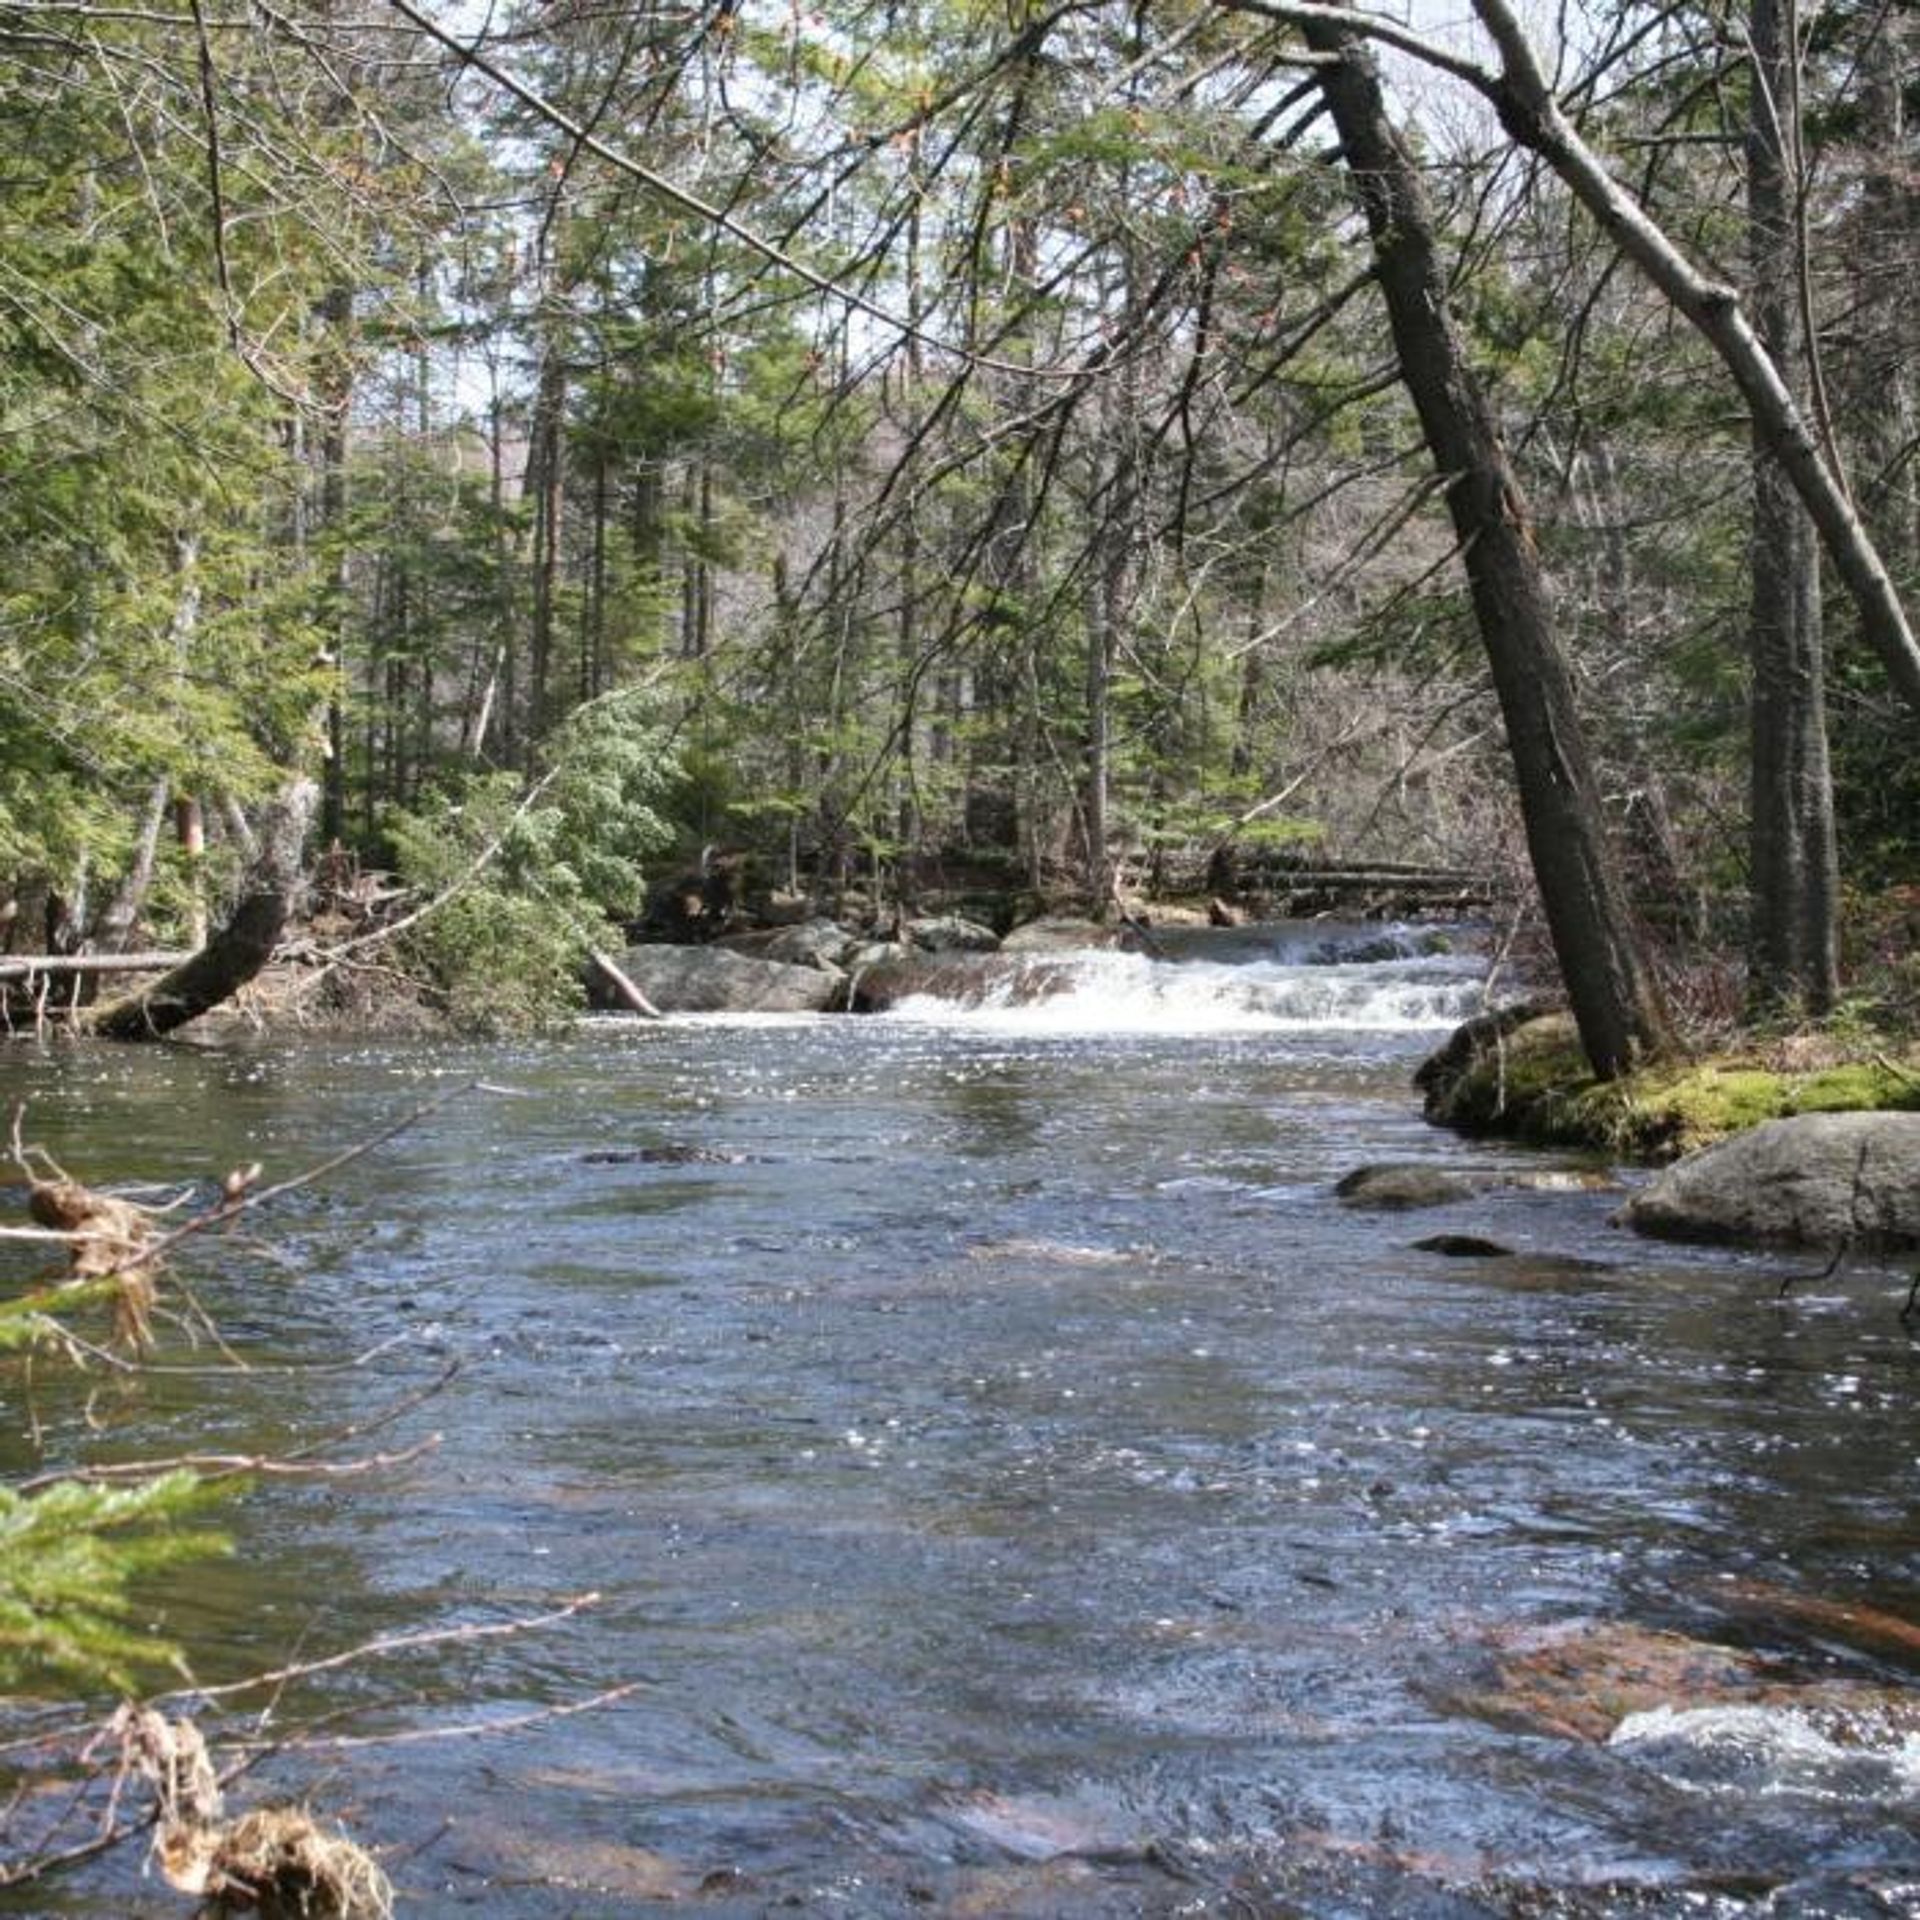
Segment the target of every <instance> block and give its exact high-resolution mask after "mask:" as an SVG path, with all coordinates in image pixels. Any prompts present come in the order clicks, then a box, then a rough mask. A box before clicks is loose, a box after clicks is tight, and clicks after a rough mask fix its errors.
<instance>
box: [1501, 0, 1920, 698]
mask: <svg viewBox="0 0 1920 1920" xmlns="http://www.w3.org/2000/svg"><path fill="white" fill-rule="evenodd" d="M1473 8H1474V11H1475V13H1477V14H1478V15H1479V16H1480V21H1481V24H1482V25H1483V26H1484V27H1485V28H1486V30H1487V33H1488V35H1489V37H1490V38H1491V39H1492V41H1493V43H1494V45H1495V46H1496V47H1498V48H1499V50H1500V59H1501V64H1502V72H1501V75H1500V79H1499V82H1498V84H1497V85H1496V86H1495V88H1494V90H1493V94H1492V98H1493V103H1494V107H1495V109H1496V111H1497V112H1498V113H1499V116H1500V124H1501V126H1502V127H1504V128H1505V129H1506V131H1507V132H1508V133H1509V134H1510V135H1511V136H1512V137H1513V138H1514V139H1515V140H1516V141H1518V142H1519V144H1520V145H1521V146H1523V147H1527V148H1529V149H1530V150H1531V151H1533V152H1534V153H1537V154H1538V155H1539V156H1540V157H1541V158H1542V159H1543V160H1544V161H1545V162H1546V163H1547V165H1548V166H1550V167H1551V168H1552V169H1553V170H1554V172H1555V173H1557V174H1558V175H1559V176H1560V178H1561V179H1562V180H1563V181H1564V182H1565V183H1566V185H1567V187H1568V189H1569V190H1570V191H1571V192H1572V193H1573V195H1574V197H1575V198H1576V199H1577V200H1579V202H1580V203H1581V205H1582V206H1584V207H1585V208H1586V209H1587V211H1588V212H1589V213H1590V214H1592V216H1593V217H1594V219H1595V220H1596V221H1597V222H1598V223H1599V225H1600V226H1601V228H1602V229H1603V230H1604V231H1605V233H1606V234H1607V236H1608V238H1609V239H1611V240H1612V241H1613V242H1614V244H1615V245H1616V246H1618V247H1619V249H1620V251H1621V252H1622V253H1624V254H1625V255H1626V256H1627V258H1628V259H1629V260H1631V261H1632V262H1633V263H1634V265H1635V266H1637V267H1638V268H1639V269H1640V270H1641V272H1642V273H1644V274H1645V275H1646V277H1647V278H1648V279H1649V280H1651V281H1652V282H1653V284H1654V285H1655V286H1656V287H1658V288H1659V290H1660V291H1661V293H1662V294H1664V295H1665V296H1666V298H1667V300H1668V301H1669V302H1670V303H1671V304H1672V305H1673V307H1674V309H1675V311H1677V312H1678V313H1679V314H1680V315H1681V316H1682V317H1683V318H1684V319H1685V320H1687V321H1688V322H1689V323H1690V324H1691V325H1692V326H1693V327H1695V328H1696V329H1697V330H1698V331H1699V333H1700V335H1701V336H1702V338H1703V339H1705V340H1706V342H1707V344H1708V345H1709V346H1711V347H1712V348H1713V350H1714V352H1715V353H1717V354H1718V355H1719V356H1720V360H1721V364H1722V365H1724V366H1725V367H1726V369H1727V371H1728V372H1729V373H1730V374H1731V375H1732V376H1733V381H1734V384H1735V386H1737V387H1738V388H1739V389H1740V393H1741V397H1742V398H1743V399H1744V400H1745V401H1746V403H1747V406H1748V409H1749V410H1750V412H1751V413H1752V416H1753V430H1754V433H1755V434H1756V435H1757V436H1758V438H1759V439H1760V441H1761V442H1762V443H1763V444H1764V445H1765V446H1766V447H1767V449H1768V450H1769V451H1770V452H1771V453H1772V455H1773V457H1774V458H1775V459H1776V460H1778V461H1779V463H1780V465H1781V468H1782V469H1783V471H1784V472H1785V473H1786V476H1787V478H1788V479H1789V480H1790V481H1791V482H1792V484H1793V489H1794V491H1795V492H1796V493H1797V494H1798V495H1799V496H1800V498H1801V500H1802V501H1803V502H1804V503H1805V506H1806V509H1807V512H1808V513H1809V514H1810V515H1811V516H1812V518H1813V522H1814V525H1815V526H1816V527H1818V528H1819V530H1820V537H1821V539H1822V541H1823V542H1824V543H1825V546H1826V550H1827V555H1828V557H1829V558H1830V559H1831V560H1832V562H1833V568H1834V571H1835V573H1837V574H1838V575H1839V577H1840V580H1841V583H1842V584H1843V585H1844V586H1845V587H1846V589H1847V592H1848V594H1849V595H1850V596H1851V598H1852V600H1853V603H1854V606H1855V607H1856V608H1857V609H1858V611H1859V616H1860V631H1861V634H1862V636H1863V637H1864V638H1865V640H1866V641H1867V643H1868V645H1870V646H1871V647H1872V648H1873V650H1874V652H1875V653H1876V654H1878V655H1879V657H1880V660H1881V663H1882V664H1883V665H1884V666H1885V668H1886V670H1887V675H1888V678H1889V679H1891V680H1892V682H1893V684H1894V688H1895V690H1896V691H1897V692H1898V693H1899V695H1900V697H1901V698H1902V699H1903V700H1904V701H1905V702H1906V703H1907V705H1908V706H1909V707H1911V708H1913V709H1914V710H1915V711H1916V712H1920V639H1916V638H1915V635H1914V631H1913V627H1912V625H1911V623H1910V622H1909V621H1908V619H1907V614H1906V609H1905V607H1903V606H1902V605H1901V602H1900V594H1899V590H1898V589H1897V588H1896V587H1895V585H1894V582H1893V578H1892V576H1891V575H1890V574H1889V573H1888V571H1887V567H1886V563H1885V562H1884V561H1883V560H1882V559H1881V557H1880V553H1879V549H1878V548H1877V547H1876V546H1875V545H1874V541H1873V536H1872V535H1871V533H1870V532H1869V531H1868V529H1867V525H1866V522H1865V521H1864V520H1863V519H1862V518H1861V515H1860V513H1859V511H1858V510H1857V509H1856V507H1855V506H1854V504H1853V502H1852V500H1851V499H1849V498H1848V496H1847V492H1846V489H1845V488H1844V487H1843V486H1842V485H1841V483H1840V480H1839V478H1838V476H1837V475H1836V474H1835V473H1834V471H1833V469H1832V468H1831V467H1830V466H1829V465H1828V463H1827V460H1826V457H1825V456H1824V455H1823V453H1822V452H1821V449H1820V446H1819V443H1818V441H1817V439H1816V438H1815V435H1814V431H1813V429H1812V427H1811V426H1810V425H1809V423H1808V421H1807V419H1806V416H1805V415H1804V414H1803V413H1802V411H1801V409H1800V407H1799V406H1798V404H1797V403H1796V402H1795V400H1794V397H1793V394H1792V391H1791V390H1790V389H1789V387H1788V386H1787V383H1786V381H1785V380H1784V379H1783V378H1782V375H1781V369H1780V365H1779V363H1778V361H1776V360H1775V358H1774V357H1773V355H1771V354H1770V353H1769V352H1768V351H1767V348H1766V345H1765V343H1764V342H1763V341H1762V340H1761V339H1760V336H1759V335H1758V333H1757V332H1756V331H1755V330H1754V327H1753V325H1752V323H1751V322H1750V321H1749V320H1748V318H1747V316H1746V313H1745V312H1744V311H1743V309H1742V307H1741V304H1740V301H1739V298H1738V296H1737V295H1736V294H1735V292H1734V290H1733V289H1732V288H1731V287H1728V286H1724V285H1722V284H1721V283H1720V282H1718V281H1716V280H1714V279H1712V278H1711V277H1710V276H1709V275H1707V274H1704V273H1701V272H1700V271H1699V270H1698V269H1697V268H1696V267H1694V266H1693V264H1692V263H1691V262H1690V261H1689V260H1688V259H1687V258H1686V256H1685V255H1684V254H1682V253H1681V251H1680V249H1679V248H1678V247H1677V246H1675V244H1674V243H1673V241H1672V240H1671V239H1669V238H1668V236H1667V234H1666V233H1665V232H1664V231H1663V230H1662V229H1661V227H1660V226H1659V225H1657V224H1656V223H1655V221H1654V220H1653V219H1652V218H1651V217H1650V216H1649V215H1648V213H1647V212H1646V210H1645V209H1644V208H1643V207H1641V206H1640V205H1639V204H1638V203H1637V202H1636V201H1635V200H1634V199H1633V198H1632V197H1631V196H1630V195H1629V194H1628V193H1627V191H1626V190H1625V189H1624V188H1623V187H1622V186H1621V185H1620V184H1619V182H1618V181H1616V180H1615V179H1614V178H1613V176H1612V175H1611V174H1610V173H1608V171H1607V169H1606V168H1605V167H1604V166H1603V165H1602V164H1601V162H1600V159H1599V157H1598V155H1597V154H1595V152H1594V151H1593V149H1592V148H1591V147H1589V146H1588V145H1587V143H1586V142H1585V141H1584V140H1583V139H1582V138H1581V137H1580V134H1579V131H1578V130H1577V129H1576V128H1575V127H1574V125H1573V123H1572V122H1571V121H1570V120H1569V119H1568V118H1567V116H1566V113H1565V112H1564V110H1563V109H1562V108H1561V105H1560V103H1559V101H1558V100H1557V99H1556V98H1555V96H1554V92H1553V89H1552V87H1551V86H1550V85H1549V83H1548V81H1547V77H1546V74H1545V71H1544V70H1543V68H1542V66H1541V63H1540V56H1539V55H1538V53H1537V52H1536V51H1535V50H1534V46H1533V43H1532V41H1531V40H1530V39H1529V38H1528V36H1527V33H1526V29H1525V28H1524V27H1522V26H1521V24H1520V21H1519V17H1518V16H1517V15H1516V14H1515V12H1514V11H1513V9H1512V8H1511V7H1510V6H1509V5H1508V4H1507V0H1473Z"/></svg>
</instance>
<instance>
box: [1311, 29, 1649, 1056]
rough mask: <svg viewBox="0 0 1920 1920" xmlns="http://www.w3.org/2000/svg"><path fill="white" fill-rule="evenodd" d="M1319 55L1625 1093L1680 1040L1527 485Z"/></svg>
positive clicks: (1358, 124) (1351, 91) (1361, 82)
mask: <svg viewBox="0 0 1920 1920" xmlns="http://www.w3.org/2000/svg"><path fill="white" fill-rule="evenodd" d="M1305 32H1306V37H1307V41H1308V44H1309V46H1311V47H1312V48H1313V49H1314V50H1315V51H1316V52H1319V53H1321V54H1324V55H1327V56H1330V59H1329V61H1328V63H1327V64H1324V65H1322V66H1320V67H1319V68H1317V70H1316V71H1317V73H1318V75H1319V83H1320V88H1321V91H1322V93H1323V95H1324V97H1325V99H1326V102H1327V106H1328V109H1329V111H1330V112H1331V114H1332V116H1333V121H1334V125H1335V127H1336V129H1337V130H1338V133H1339V136H1340V144H1341V149H1342V151H1343V153H1344V155H1345V158H1346V163H1347V168H1348V172H1349V174H1350V176H1351V178H1352V181H1353V189H1354V192H1355V195H1356V196H1357V198H1358V199H1359V202H1360V205H1361V207H1362V210H1363V211H1364V213H1365V215H1366V221H1367V227H1368V231H1369V233H1370V234H1371V236H1372V240H1373V251H1374V260H1375V266H1376V272H1377V275H1378V278H1379V282H1380V287H1381V292H1382V294H1383V295H1384V296H1385V300H1386V306H1387V315H1388V321H1389V324H1390V326H1391V328H1392V332H1393V341H1394V349H1395V353H1396V355H1397V357H1398V359H1399V364H1400V372H1401V378H1402V380H1403V381H1404V382H1405V385H1406V389H1407V392H1408V395H1409V396H1410V398H1411V399H1412V401H1413V404H1414V408H1415V410H1416V412H1417V413H1418V414H1419V417H1420V424H1421V428H1422V431H1423V433H1424V435H1425V438H1426V442H1427V447H1428V450H1429V452H1430V453H1431V454H1432V456H1433V460H1434V464H1435V466H1436V467H1437V469H1438V470H1439V472H1440V473H1441V474H1443V475H1445V476H1447V480H1446V499H1447V506H1448V509H1449V511H1450V513H1451V515H1452V517H1453V524H1454V529H1455V532H1456V533H1457V534H1458V536H1459V539H1460V544H1461V548H1462V551H1463V553H1464V556H1465V565H1466V570H1467V579H1468V584H1469V587H1470V589H1471V592H1472V598H1473V608H1474V615H1475V618H1476V620H1477V622H1478V625H1479V629H1480V637H1481V641H1482V643H1483V645H1484V646H1485V648H1486V653H1487V660H1488V664H1489V666H1490V667H1491V669H1492V674H1493V682H1494V687H1495V690H1496V692H1497V694H1498V696H1499V701H1500V710H1501V713H1502V716H1503V717H1504V719H1505V722H1506V730H1507V744H1508V748H1509V751H1510V752H1511V753H1512V755H1513V764H1514V774H1515V778H1516V781H1517V783H1518V787H1519V796H1520V808H1521V814H1522V818H1523V820H1524V822H1525V827H1526V835H1527V847H1528V851H1529V853H1530V855H1531V857H1532V863H1533V871H1534V877H1535V879H1536V881H1537V883H1538V885H1539V889H1540V900H1541V905H1542V908H1543V909H1544V911H1545V914H1546V920H1547V927H1548V931H1549V933H1550V934H1551V936H1552V940H1553V947H1554V954H1555V957H1556V958H1557V959H1558V961H1559V963H1560V970H1561V973H1562V975H1563V977H1564V979H1565V981H1566V987H1567V998H1568V1001H1569V1004H1570V1006H1571V1008H1572V1011H1573V1016H1574V1021H1575V1023H1576V1025H1577V1026H1578V1029H1579V1033H1580V1041H1581V1045H1582V1046H1583V1048H1584V1049H1585V1051H1586V1055H1587V1059H1588V1061H1589V1062H1590V1063H1591V1065H1592V1067H1593V1070H1594V1072H1595V1073H1596V1074H1598V1075H1600V1076H1601V1078H1603V1079H1612V1078H1616V1077H1617V1076H1619V1075H1620V1074H1623V1073H1625V1072H1627V1071H1628V1070H1629V1069H1630V1068H1632V1067H1633V1066H1634V1064H1635V1063H1636V1062H1637V1061H1639V1060H1641V1059H1642V1058H1644V1057H1646V1056H1647V1055H1649V1054H1652V1053H1656V1052H1658V1051H1660V1050H1661V1049H1662V1048H1664V1047H1665V1046H1666V1045H1667V1044H1668V1041H1669V1033H1668V1027H1667V1021H1666V1015H1665V1012H1664V1009H1663V1008H1662V1006H1661V1002H1660V996H1659V993H1658V991H1657V989H1656V987H1655V985H1654V981H1653V978H1652V974H1651V972H1650V970H1649V968H1648V966H1647V963H1646V960H1645V957H1644V955H1643V954H1642V952H1641V950H1640V945H1639V942H1638V940H1637V938H1636V936H1635V933H1634V929H1633V923H1632V918H1631V915H1630V913H1629V910H1628V903H1627V900H1626V895H1625V889H1624V888H1623V886H1622V884H1621V882H1620V878H1619V874H1618V869H1617V867H1616V865H1615V862H1614V859H1613V855H1612V851H1611V849H1610V848H1609V846H1608V844H1607V837H1606V830H1605V823H1604V819H1603V816H1602V810H1601V804H1600V795H1599V790H1598V786H1597V784H1596V782H1595V780H1594V777H1593V773H1592V770H1591V767H1590V766H1589V763H1588V759H1587V752H1586V746H1585V742H1584V738H1583V735H1582V730H1581V725H1580V716H1579V712H1578V709H1577V706H1576V703H1575V699H1574V689H1573V681H1572V675H1571V673H1570V672H1569V669H1568V665H1567V660H1566V657H1565V654H1564V653H1563V651H1562V649H1561V646H1560V641H1559V636H1558V633H1557V631H1556V629H1555V625H1554V619H1553V613H1552V609H1551V606H1550V604H1549V601H1548V597H1547V592H1546V584H1545V581H1544V579H1543V578H1542V574H1541V568H1540V561H1539V556H1538V554H1537V552H1536V551H1535V548H1534V542H1533V534H1532V531H1531V528H1530V526H1529V524H1528V519H1527V514H1526V509H1525V506H1524V503H1523V501H1522V498H1521V494H1520V489H1519V485H1518V482H1517V480H1516V478H1515V475H1514V472H1513V468H1512V465H1511V463H1510V462H1509V460H1508V457H1507V452H1506V448H1505V446H1504V444H1503V443H1502V441H1501V438H1500V433H1499V429H1498V426H1497V425H1496V423H1495V421H1494V417H1493V412H1492V409H1491V407H1490V406H1489V405H1488V402H1487V398H1486V395H1485V393H1484V391H1483V390H1482V388H1481V385H1480V382H1479V380H1478V379H1477V378H1476V376H1475V375H1474V373H1473V370H1472V369H1471V367H1469V366H1468V364H1467V360H1466V355H1465V352H1464V350H1463V348H1462V345H1461V341H1460V337H1459V332H1458V329H1457V328H1456V326H1455V325H1454V322H1453V318H1452V315H1451V313H1450V311H1449V309H1448V304H1447V295H1448V288H1447V277H1446V274H1445V272H1444V270H1443V268H1442V264H1441V261H1440V258H1439V253H1438V248H1437V244H1436V237H1435V221H1434V216H1433V212H1432V209H1431V206H1430V204H1429V202H1428V199H1427V195H1426V191H1425V188H1424V186H1423V184H1422V182H1421V178H1420V173H1419V169H1418V166H1417V165H1416V163H1415V161H1414V158H1413V155H1412V153H1411V152H1410V151H1409V149H1408V148H1407V146H1406V145H1405V143H1404V142H1403V141H1402V140H1401V139H1400V137H1399V135H1398V134H1397V133H1396V132H1395V130H1394V127H1393V124H1392V122H1391V121H1390V120H1389V118H1388V116H1387V111H1386V103H1385V100H1384V97H1383V95H1382V91H1381V85H1380V79H1379V74H1378V70H1377V68H1376V66H1375V64H1374V61H1373V59H1372V56H1371V55H1370V54H1369V53H1368V52H1367V51H1366V50H1365V49H1364V48H1363V47H1362V46H1361V45H1360V44H1358V42H1357V40H1356V37H1355V31H1354V30H1353V29H1352V28H1349V27H1347V26H1344V25H1339V26H1336V25H1334V24H1332V23H1330V22H1326V21H1313V22H1310V23H1308V24H1307V25H1306V27H1305Z"/></svg>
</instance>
